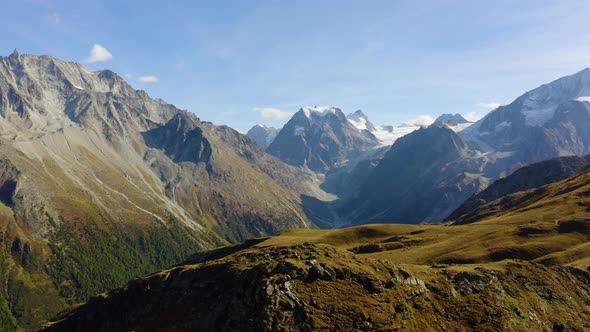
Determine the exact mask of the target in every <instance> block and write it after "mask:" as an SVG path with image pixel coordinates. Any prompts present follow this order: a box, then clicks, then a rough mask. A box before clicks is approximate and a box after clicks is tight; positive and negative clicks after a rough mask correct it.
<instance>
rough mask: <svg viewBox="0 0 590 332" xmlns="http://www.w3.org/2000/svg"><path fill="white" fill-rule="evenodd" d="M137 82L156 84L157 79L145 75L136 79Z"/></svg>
mask: <svg viewBox="0 0 590 332" xmlns="http://www.w3.org/2000/svg"><path fill="white" fill-rule="evenodd" d="M137 80H138V81H140V82H142V83H156V82H157V81H158V78H157V77H156V76H154V75H146V76H139V77H138V78H137Z"/></svg>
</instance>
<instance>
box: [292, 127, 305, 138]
mask: <svg viewBox="0 0 590 332" xmlns="http://www.w3.org/2000/svg"><path fill="white" fill-rule="evenodd" d="M304 131H305V128H304V127H302V126H295V129H294V130H293V135H295V136H301V134H303V132H304Z"/></svg>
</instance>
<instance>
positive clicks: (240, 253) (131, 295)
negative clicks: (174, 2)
mask: <svg viewBox="0 0 590 332" xmlns="http://www.w3.org/2000/svg"><path fill="white" fill-rule="evenodd" d="M588 192H590V171H583V172H581V173H579V174H577V175H575V176H572V177H570V178H568V179H565V180H562V181H559V182H556V183H553V184H549V185H546V186H544V187H541V188H537V189H533V190H530V191H525V192H520V193H517V194H514V195H511V196H508V197H505V198H503V199H499V200H497V201H494V202H492V203H491V204H488V205H486V206H484V207H483V208H484V209H487V212H490V213H487V212H486V213H482V214H481V216H482V217H483V219H478V220H477V221H476V222H473V223H470V224H466V225H456V224H454V225H451V226H449V225H448V224H447V225H366V226H357V227H353V228H347V229H339V230H292V231H288V232H285V233H284V234H282V235H280V236H278V237H273V238H268V239H267V238H262V239H257V240H252V241H249V242H246V243H244V244H242V245H237V246H233V247H225V248H221V249H219V250H215V251H211V252H204V253H200V254H198V255H195V256H192V257H191V258H189V259H188V260H187V261H186V262H184V263H183V264H180V265H178V266H175V267H172V268H170V269H167V270H164V271H161V272H159V273H156V274H152V275H148V276H146V277H144V278H142V279H138V280H135V281H132V282H130V283H129V284H128V285H127V287H125V288H121V289H117V290H114V291H112V292H109V293H106V294H103V295H101V296H99V297H96V298H93V299H92V300H91V301H89V302H88V303H87V304H84V305H82V306H80V307H74V308H72V309H71V310H70V311H68V312H65V313H63V314H62V315H61V316H60V317H59V318H58V319H56V320H55V321H54V322H52V323H49V324H47V325H46V327H45V329H43V331H74V330H76V329H80V328H83V329H85V330H88V331H100V330H112V331H125V330H151V329H166V330H170V331H177V330H187V329H189V330H190V329H195V328H205V329H211V330H215V329H219V330H228V331H234V330H240V331H274V330H293V329H298V330H318V331H329V330H349V329H360V330H367V331H382V330H387V329H390V330H391V329H393V330H396V329H408V330H420V331H430V330H432V331H438V330H473V329H477V330H480V331H497V330H502V329H507V330H518V331H539V330H554V331H556V330H557V331H566V330H583V329H585V328H590V325H588V323H587V322H588V321H589V319H590V311H589V310H588V299H590V286H589V285H590V258H589V257H590V245H589V244H588V241H587V240H588V237H589V236H590V224H589V222H588V220H587V209H588V206H590V198H589V197H590V195H588ZM203 299H205V301H202V300H203ZM207 299H210V300H211V302H208V301H207ZM213 299H215V300H213ZM219 299H222V300H219ZM205 303H207V305H205ZM211 303H212V304H211ZM572 308H575V310H572ZM227 312H232V313H235V314H234V315H231V316H229V317H228V315H227ZM154 317H158V319H157V320H154Z"/></svg>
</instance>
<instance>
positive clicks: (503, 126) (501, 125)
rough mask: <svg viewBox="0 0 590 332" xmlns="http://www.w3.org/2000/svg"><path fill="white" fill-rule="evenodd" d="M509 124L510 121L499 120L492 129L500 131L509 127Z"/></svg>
mask: <svg viewBox="0 0 590 332" xmlns="http://www.w3.org/2000/svg"><path fill="white" fill-rule="evenodd" d="M510 126H511V124H510V122H508V121H502V122H500V123H498V124H497V125H496V127H495V128H494V130H495V131H496V132H499V131H502V130H504V129H508V128H510Z"/></svg>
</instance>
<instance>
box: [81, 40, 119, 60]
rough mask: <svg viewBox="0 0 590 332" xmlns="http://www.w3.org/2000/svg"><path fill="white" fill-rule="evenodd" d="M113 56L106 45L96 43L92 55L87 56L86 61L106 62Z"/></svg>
mask: <svg viewBox="0 0 590 332" xmlns="http://www.w3.org/2000/svg"><path fill="white" fill-rule="evenodd" d="M112 58H113V54H111V52H109V50H107V49H106V48H104V46H102V45H99V44H94V46H92V50H90V56H89V57H88V58H86V62H105V61H109V60H110V59H112Z"/></svg>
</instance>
